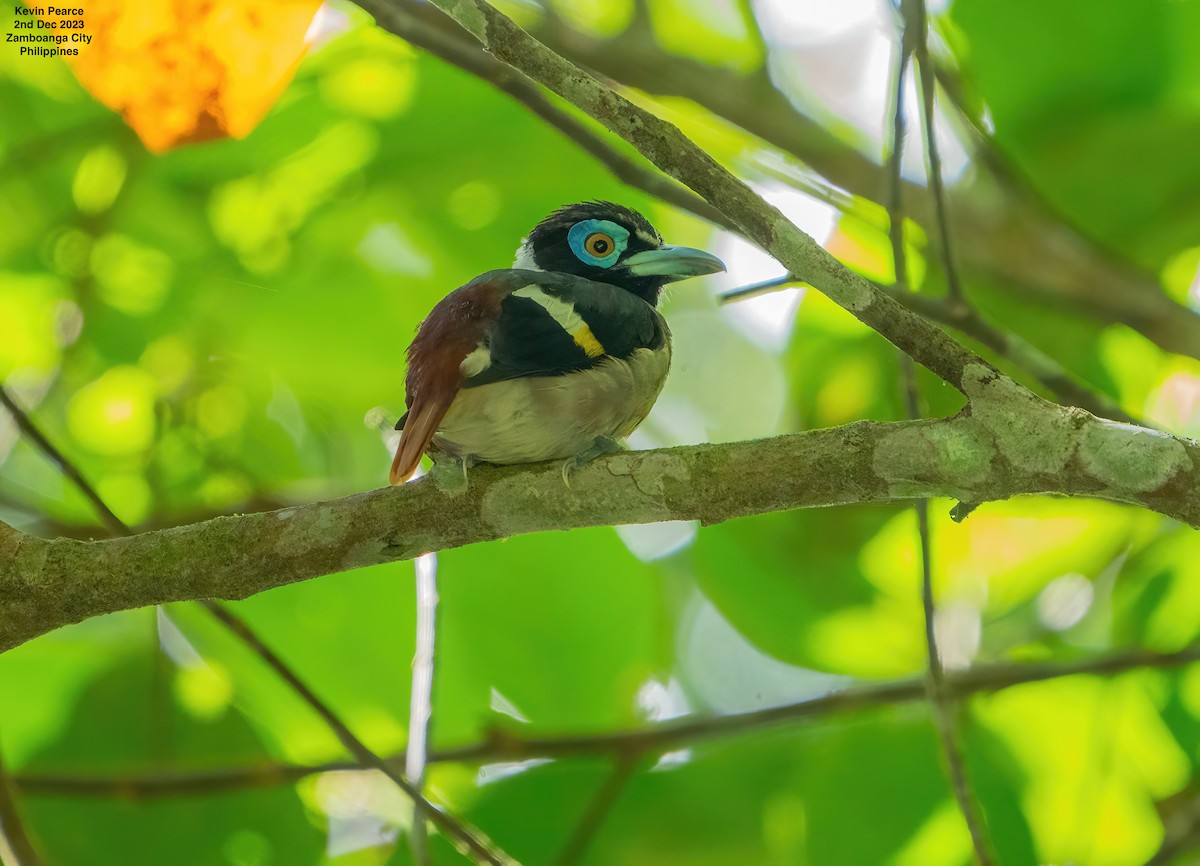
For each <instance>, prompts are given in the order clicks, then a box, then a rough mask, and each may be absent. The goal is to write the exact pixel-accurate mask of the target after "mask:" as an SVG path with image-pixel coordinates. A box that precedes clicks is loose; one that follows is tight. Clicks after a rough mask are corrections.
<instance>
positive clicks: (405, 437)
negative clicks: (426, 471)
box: [388, 401, 450, 485]
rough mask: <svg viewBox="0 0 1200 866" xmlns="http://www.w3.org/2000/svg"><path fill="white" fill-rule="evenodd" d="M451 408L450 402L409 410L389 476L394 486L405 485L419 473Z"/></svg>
mask: <svg viewBox="0 0 1200 866" xmlns="http://www.w3.org/2000/svg"><path fill="white" fill-rule="evenodd" d="M449 408H450V403H449V402H442V401H435V402H432V403H426V404H424V405H421V406H414V407H413V408H412V409H410V410H409V412H408V416H407V418H406V420H405V422H404V430H403V431H402V432H401V433H400V444H399V445H397V446H396V456H395V457H394V458H392V471H391V472H390V473H389V474H388V478H389V479H390V481H391V482H392V484H393V485H396V484H403V483H404V482H405V481H407V480H408V479H409V478H411V477H412V474H413V473H414V472H416V471H417V467H418V466H420V465H421V455H422V454H424V453H425V449H426V448H428V447H429V443H430V441H431V440H432V439H433V434H434V433H436V432H437V428H438V425H439V424H441V423H442V418H443V417H445V415H446V410H447V409H449Z"/></svg>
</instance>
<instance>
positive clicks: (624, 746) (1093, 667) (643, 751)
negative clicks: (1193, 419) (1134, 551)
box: [12, 645, 1200, 799]
mask: <svg viewBox="0 0 1200 866" xmlns="http://www.w3.org/2000/svg"><path fill="white" fill-rule="evenodd" d="M1198 661H1200V645H1197V646H1190V647H1187V648H1185V649H1182V650H1179V651H1177V652H1171V653H1154V652H1147V651H1145V650H1133V651H1128V652H1120V653H1111V654H1109V655H1104V656H1099V657H1093V658H1085V659H1080V660H1078V661H1072V662H1045V663H1042V664H1019V665H1012V664H995V665H981V666H980V667H976V668H972V669H970V670H967V671H958V672H947V674H946V679H945V685H946V689H947V693H948V694H950V695H952V696H954V697H955V698H956V699H960V700H961V699H965V698H967V697H969V696H971V695H974V694H985V693H990V692H996V691H1000V690H1002V689H1007V688H1011V687H1013V686H1019V685H1023V684H1026V683H1035V682H1044V681H1046V680H1051V679H1058V678H1061V677H1071V676H1112V675H1117V674H1121V673H1125V672H1127V671H1131V670H1135V669H1137V668H1163V669H1166V668H1174V667H1179V666H1181V665H1188V664H1193V663H1195V662H1198ZM925 688H926V686H925V679H924V677H914V678H911V679H903V680H894V681H891V682H885V683H876V684H872V685H866V686H854V687H851V688H847V689H844V690H842V691H836V692H832V693H830V694H828V695H824V696H822V697H819V698H810V699H808V700H804V701H800V702H799V703H793V704H784V705H782V706H778V707H769V708H767V709H763V710H755V711H753V712H748V713H735V714H732V715H727V716H693V717H690V718H683V719H676V720H674V721H670V722H660V723H658V724H654V725H650V726H647V727H646V728H643V729H641V730H633V731H616V732H612V733H603V734H585V735H581V736H580V735H576V736H551V737H536V738H532V737H522V736H519V735H515V734H511V733H508V732H507V731H505V730H503V729H494V730H493V731H492V732H491V734H490V735H489V736H488V738H487V739H486V740H484V741H482V742H479V743H474V744H471V745H466V746H459V747H455V748H449V749H435V750H433V751H431V752H430V754H429V760H430V761H431V762H434V763H447V762H462V763H490V762H494V761H521V760H531V759H533V758H551V759H569V758H583V757H595V756H597V755H621V756H627V757H643V756H644V757H647V758H650V757H654V756H655V755H661V754H664V753H666V752H672V751H675V750H677V749H680V748H683V747H684V746H686V745H688V744H691V743H695V742H698V741H704V740H711V739H716V738H720V737H728V736H737V735H741V734H746V733H751V732H754V731H761V730H764V729H767V728H772V727H776V726H779V725H786V724H790V723H793V722H796V721H798V720H801V719H814V718H826V717H828V716H832V715H837V714H840V713H848V712H859V711H863V710H870V709H878V708H880V707H889V706H895V705H897V704H902V703H912V702H914V701H920V700H924V699H925V695H926V693H925ZM388 760H389V762H390V763H392V764H395V765H396V766H400V765H401V764H402V762H403V761H404V755H403V754H401V755H396V756H395V757H393V758H390V759H388ZM360 766H361V765H360V764H358V763H357V762H354V761H331V762H328V763H324V764H312V765H293V764H263V765H257V766H250V767H233V768H224V769H217V770H203V771H199V772H176V773H169V772H168V773H138V774H129V775H120V776H110V777H94V776H73V775H65V774H59V773H28V772H27V773H15V774H13V777H12V781H13V783H14V784H15V785H16V786H17V787H18V789H19V790H20V791H21V792H22V793H24V794H25V795H33V794H54V795H67V796H78V797H118V798H124V799H139V798H148V797H175V796H188V795H196V794H214V793H220V792H223V791H234V790H243V789H247V788H266V787H271V786H274V785H290V784H293V783H294V782H297V781H299V780H300V779H302V778H304V777H306V776H310V775H312V774H314V773H327V772H333V771H338V770H353V769H358V768H359V767H360Z"/></svg>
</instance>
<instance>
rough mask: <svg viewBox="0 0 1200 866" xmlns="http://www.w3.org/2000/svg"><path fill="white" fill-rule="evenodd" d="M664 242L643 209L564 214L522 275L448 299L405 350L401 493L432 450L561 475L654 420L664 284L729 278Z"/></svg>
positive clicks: (500, 277) (397, 474)
mask: <svg viewBox="0 0 1200 866" xmlns="http://www.w3.org/2000/svg"><path fill="white" fill-rule="evenodd" d="M724 270H725V265H724V263H723V262H722V261H721V260H720V259H718V258H717V257H716V256H714V255H712V254H710V253H707V252H704V251H703V250H698V249H692V248H690V247H681V246H672V245H670V244H666V243H663V240H662V236H661V235H660V234H659V233H658V231H657V230H655V228H654V227H653V226H652V225H651V224H650V222H649V221H648V220H647V219H646V218H645V217H644V216H642V215H641V214H640V213H638V212H637V211H635V210H633V209H631V208H628V207H623V206H621V205H617V204H613V203H612V202H606V201H585V202H579V203H577V204H570V205H566V206H564V207H560V208H558V209H557V210H555V211H554V212H552V213H551V214H550V215H549V216H547V217H546V218H545V219H543V220H542V221H541V222H539V223H538V224H537V225H536V226H535V227H534V229H533V230H532V231H531V232H530V233H529V234H528V235H527V236H526V237H525V238H523V239H522V241H521V243H520V246H519V247H518V249H517V255H516V260H515V261H514V263H513V266H512V267H511V268H508V269H503V270H493V271H488V272H486V273H483V274H480V275H479V276H477V277H475V279H473V280H471V281H470V282H468V283H466V284H465V285H463V286H461V287H459V288H457V289H455V290H454V291H452V292H450V294H448V295H446V297H444V298H443V299H442V300H441V301H439V302H438V303H437V304H436V305H435V306H434V307H433V309H432V310H431V311H430V313H429V315H428V316H426V318H425V319H424V321H422V322H421V324H420V325H419V327H418V329H417V333H416V336H415V337H414V338H413V340H412V342H411V344H410V345H409V347H408V352H407V360H408V367H407V373H406V376H405V404H406V405H407V407H408V411H407V412H406V413H405V414H404V415H403V416H402V417H401V418H400V420H399V421H398V422H397V423H396V429H397V430H400V431H402V432H401V434H400V441H399V444H398V445H397V447H396V452H395V459H394V460H393V461H392V467H391V472H390V475H389V477H390V481H391V483H392V484H393V485H397V484H402V483H403V482H405V481H407V480H408V479H409V478H410V477H411V476H412V475H413V473H414V472H416V469H417V467H418V465H419V464H420V461H421V456H422V454H425V453H430V454H431V456H435V457H437V456H441V455H448V456H449V457H450V458H451V459H452V460H456V461H461V462H462V467H463V472H464V473H465V472H466V468H467V467H468V466H473V465H475V464H477V463H481V462H483V463H494V464H502V465H503V464H514V463H537V462H541V461H547V460H559V459H561V460H564V461H565V462H564V464H563V477H564V480H566V481H567V482H568V483H569V472H570V471H572V470H573V469H575V468H578V467H581V466H583V465H585V464H586V463H587V462H588V461H590V460H592V459H594V458H595V457H597V456H599V455H601V454H605V453H612V452H614V451H619V450H621V449H622V445H621V444H620V443H621V440H623V439H624V438H625V437H626V436H628V435H629V434H630V433H632V432H633V431H634V429H635V428H636V427H637V426H638V425H639V424H641V422H642V421H643V420H644V419H645V417H646V415H647V414H649V412H650V409H651V407H653V405H654V402H655V400H657V399H658V395H659V393H660V392H661V391H662V387H663V383H664V382H665V381H666V378H667V372H668V370H669V368H670V365H671V331H670V329H669V328H668V327H667V322H666V319H665V318H664V317H663V315H662V313H660V312H659V310H658V302H659V299H660V297H661V295H662V291H663V287H664V286H666V285H667V284H668V283H672V282H675V281H676V280H682V279H686V278H688V277H695V276H701V275H704V274H712V273H716V272H718V271H724Z"/></svg>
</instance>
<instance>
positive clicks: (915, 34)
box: [900, 0, 965, 305]
mask: <svg viewBox="0 0 1200 866" xmlns="http://www.w3.org/2000/svg"><path fill="white" fill-rule="evenodd" d="M900 8H901V12H902V14H903V18H904V32H905V36H904V41H905V42H906V43H908V44H909V45H910V47H911V50H912V54H913V59H914V60H915V61H916V67H915V69H914V72H915V73H916V76H917V79H918V81H919V82H920V85H921V107H922V111H921V115H922V120H923V121H924V127H925V155H926V157H927V163H926V168H927V170H928V174H929V189H930V191H931V192H932V193H933V204H934V214H935V216H936V224H937V234H938V238H939V247H940V248H941V253H942V269H943V271H944V272H945V274H946V289H947V292H948V297H949V298H950V300H951V302H952V303H954V304H957V305H962V304H963V303H964V302H965V297H964V295H963V290H962V281H961V280H960V279H959V276H958V266H957V265H956V264H955V261H954V249H953V247H952V246H951V243H950V217H949V215H948V214H947V207H946V188H945V185H944V183H943V180H942V159H941V155H940V153H939V152H938V143H937V135H936V132H935V126H936V123H935V120H936V118H935V115H934V91H935V90H936V87H937V76H936V74H935V73H934V70H933V66H932V64H931V61H930V59H929V39H928V32H927V27H928V24H927V18H926V14H925V0H900Z"/></svg>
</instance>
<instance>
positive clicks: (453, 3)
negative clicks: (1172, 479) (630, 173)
mask: <svg viewBox="0 0 1200 866" xmlns="http://www.w3.org/2000/svg"><path fill="white" fill-rule="evenodd" d="M393 2H394V0H360V4H359V5H361V6H363V8H365V9H367V11H369V12H371V13H372V14H375V15H376V16H377V17H382V16H385V15H386V14H387V13H388V11H389V10H390V9H392V8H393ZM434 4H435V5H436V6H438V8H440V9H442V10H443V11H445V12H447V13H448V14H449V15H450V16H451V17H452V18H454V19H455V20H456V21H457V22H458V23H459V24H461V25H462V26H463V27H465V28H466V29H467V30H468V31H469V32H470V33H471V34H473V35H474V36H475V37H476V38H477V39H478V40H479V41H480V43H482V45H483V47H484V48H486V49H487V50H488V52H490V53H491V54H492V55H494V56H495V57H497V58H498V59H500V60H502V61H504V62H505V63H508V64H509V65H510V66H513V67H514V68H516V69H519V70H520V71H522V72H524V73H525V74H526V75H529V76H530V77H531V78H533V79H534V80H535V81H537V82H539V83H540V84H542V85H544V86H545V87H547V88H549V89H550V90H551V91H553V92H555V93H557V94H558V95H559V96H561V97H563V98H564V99H566V100H567V101H568V102H570V103H572V104H573V105H575V106H576V107H578V108H579V109H581V110H582V111H584V112H585V113H586V114H588V115H590V116H591V117H592V118H594V119H595V120H597V121H599V122H600V123H601V124H602V125H603V126H604V127H606V128H607V129H609V130H610V131H612V132H614V133H616V134H617V135H619V136H621V137H622V138H624V139H625V140H626V141H628V142H629V143H630V144H632V145H633V146H634V147H635V148H636V149H637V150H638V151H639V152H640V153H641V154H642V155H643V156H645V157H646V158H647V159H649V160H650V161H651V162H652V163H654V164H655V165H656V166H658V167H659V168H660V169H662V170H663V171H664V172H666V173H667V174H668V175H670V176H671V177H673V178H675V179H676V180H678V181H680V182H682V183H684V184H686V185H687V186H689V187H691V189H693V190H694V191H695V192H696V193H698V194H699V195H700V196H701V197H702V198H703V199H704V200H705V201H707V202H708V203H709V204H711V205H712V206H713V207H715V208H716V209H717V210H719V211H721V213H723V214H725V215H726V216H727V217H728V218H729V219H730V220H731V221H732V222H733V223H734V224H735V225H737V226H739V227H740V228H741V230H742V232H743V234H745V235H746V237H748V238H749V239H750V240H752V241H754V242H755V243H757V244H759V245H760V246H761V247H762V248H763V249H765V250H766V251H767V252H769V253H770V254H771V255H773V256H775V258H776V259H778V260H779V261H780V262H781V263H782V264H783V265H784V267H786V268H787V269H788V271H789V272H790V273H792V274H794V275H796V277H798V278H799V279H801V280H804V281H805V282H807V283H810V284H811V285H813V286H816V287H817V288H818V289H820V290H821V291H822V292H824V293H825V294H826V295H828V296H829V297H830V298H831V299H832V300H833V301H835V302H836V303H837V304H839V305H840V306H842V307H843V308H844V309H846V310H847V311H849V312H850V313H851V314H852V315H854V316H855V317H857V318H858V319H859V320H860V321H862V322H863V323H864V324H866V325H868V326H870V327H872V328H874V329H875V330H876V331H878V332H879V333H881V334H883V336H884V337H886V338H887V339H888V340H890V341H891V342H892V343H894V344H895V345H896V346H898V347H899V348H900V349H902V350H903V351H904V352H905V353H907V354H908V355H909V356H911V357H912V358H913V359H914V360H916V361H917V362H918V363H920V364H923V365H924V366H926V367H928V368H929V369H930V370H932V371H933V372H934V373H936V374H937V375H938V376H940V377H941V378H943V379H945V380H946V381H947V382H949V383H950V384H952V385H954V386H955V387H957V388H958V389H959V390H962V389H963V388H964V381H963V374H964V371H965V370H966V368H967V367H968V366H970V365H984V366H986V362H983V361H982V360H981V359H979V358H978V357H977V356H976V355H974V354H973V353H971V352H970V351H968V350H967V349H965V348H964V347H963V346H961V345H959V344H958V343H956V342H955V341H954V340H952V339H951V338H950V337H948V336H947V335H946V334H945V332H943V331H942V330H940V329H939V328H938V327H937V326H936V325H933V324H932V323H930V322H928V321H927V320H925V319H923V318H922V317H920V316H918V315H916V314H915V313H912V312H910V311H909V310H906V309H905V308H904V307H903V306H901V305H900V304H898V303H896V301H894V300H893V299H892V298H890V297H888V296H887V295H886V294H884V293H883V292H880V291H878V290H877V289H876V288H875V287H874V286H873V285H871V283H869V282H868V281H867V280H866V279H864V278H863V277H861V276H859V275H858V274H855V273H853V272H852V271H851V270H849V269H848V268H847V267H846V266H845V265H843V264H842V263H841V262H839V261H838V260H837V259H836V258H834V257H833V256H832V255H830V254H829V253H828V252H826V251H825V250H824V249H823V248H822V247H821V245H820V244H818V243H817V242H816V241H814V240H813V239H812V238H811V237H810V236H808V235H806V234H805V233H804V232H802V231H800V230H799V229H798V228H796V226H794V225H793V224H792V223H791V222H790V221H789V220H788V219H787V218H786V217H785V216H784V215H783V214H782V213H780V212H779V210H778V209H777V208H775V207H773V206H771V205H769V204H767V203H766V202H765V201H763V199H762V198H760V197H759V196H758V195H756V194H755V193H754V192H753V191H752V190H751V189H750V188H749V187H748V186H746V184H744V183H743V182H742V181H740V180H739V179H738V178H736V177H734V176H733V175H732V174H731V173H730V172H729V171H728V170H726V169H725V168H724V167H723V166H721V165H720V164H719V163H718V162H717V161H716V160H714V159H713V158H712V157H711V156H709V155H708V154H707V153H705V152H704V151H703V150H701V149H700V148H698V147H697V146H696V145H695V144H694V143H693V142H692V141H691V140H690V139H688V138H687V136H685V135H684V134H683V133H682V132H680V131H679V129H678V128H677V127H676V126H674V125H672V124H671V123H668V122H667V121H664V120H661V119H660V118H658V117H656V116H655V115H654V114H652V113H651V112H649V111H647V110H645V109H643V108H640V107H639V106H636V105H634V104H633V103H631V102H630V101H629V100H628V99H626V98H624V97H623V96H621V95H619V94H617V93H614V92H613V91H612V90H610V89H609V88H608V87H606V86H604V85H603V84H601V83H600V82H599V81H597V80H596V79H595V78H594V77H592V76H591V75H589V74H588V73H586V72H584V71H583V70H581V69H579V68H578V67H576V66H574V65H573V64H571V63H570V62H568V61H566V60H564V59H563V58H562V57H560V56H559V55H557V54H555V53H554V52H553V51H551V50H550V49H549V48H547V47H546V46H545V45H542V44H541V43H540V42H538V41H537V40H536V39H534V38H533V37H532V36H530V35H529V34H528V33H526V32H525V31H524V30H522V29H521V28H520V27H518V26H517V25H516V24H515V23H513V21H512V19H510V18H508V17H507V16H506V15H504V14H503V13H501V12H499V11H497V10H496V9H495V8H494V7H492V6H491V5H489V4H488V3H486V2H484V0H434ZM988 369H990V368H988Z"/></svg>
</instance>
